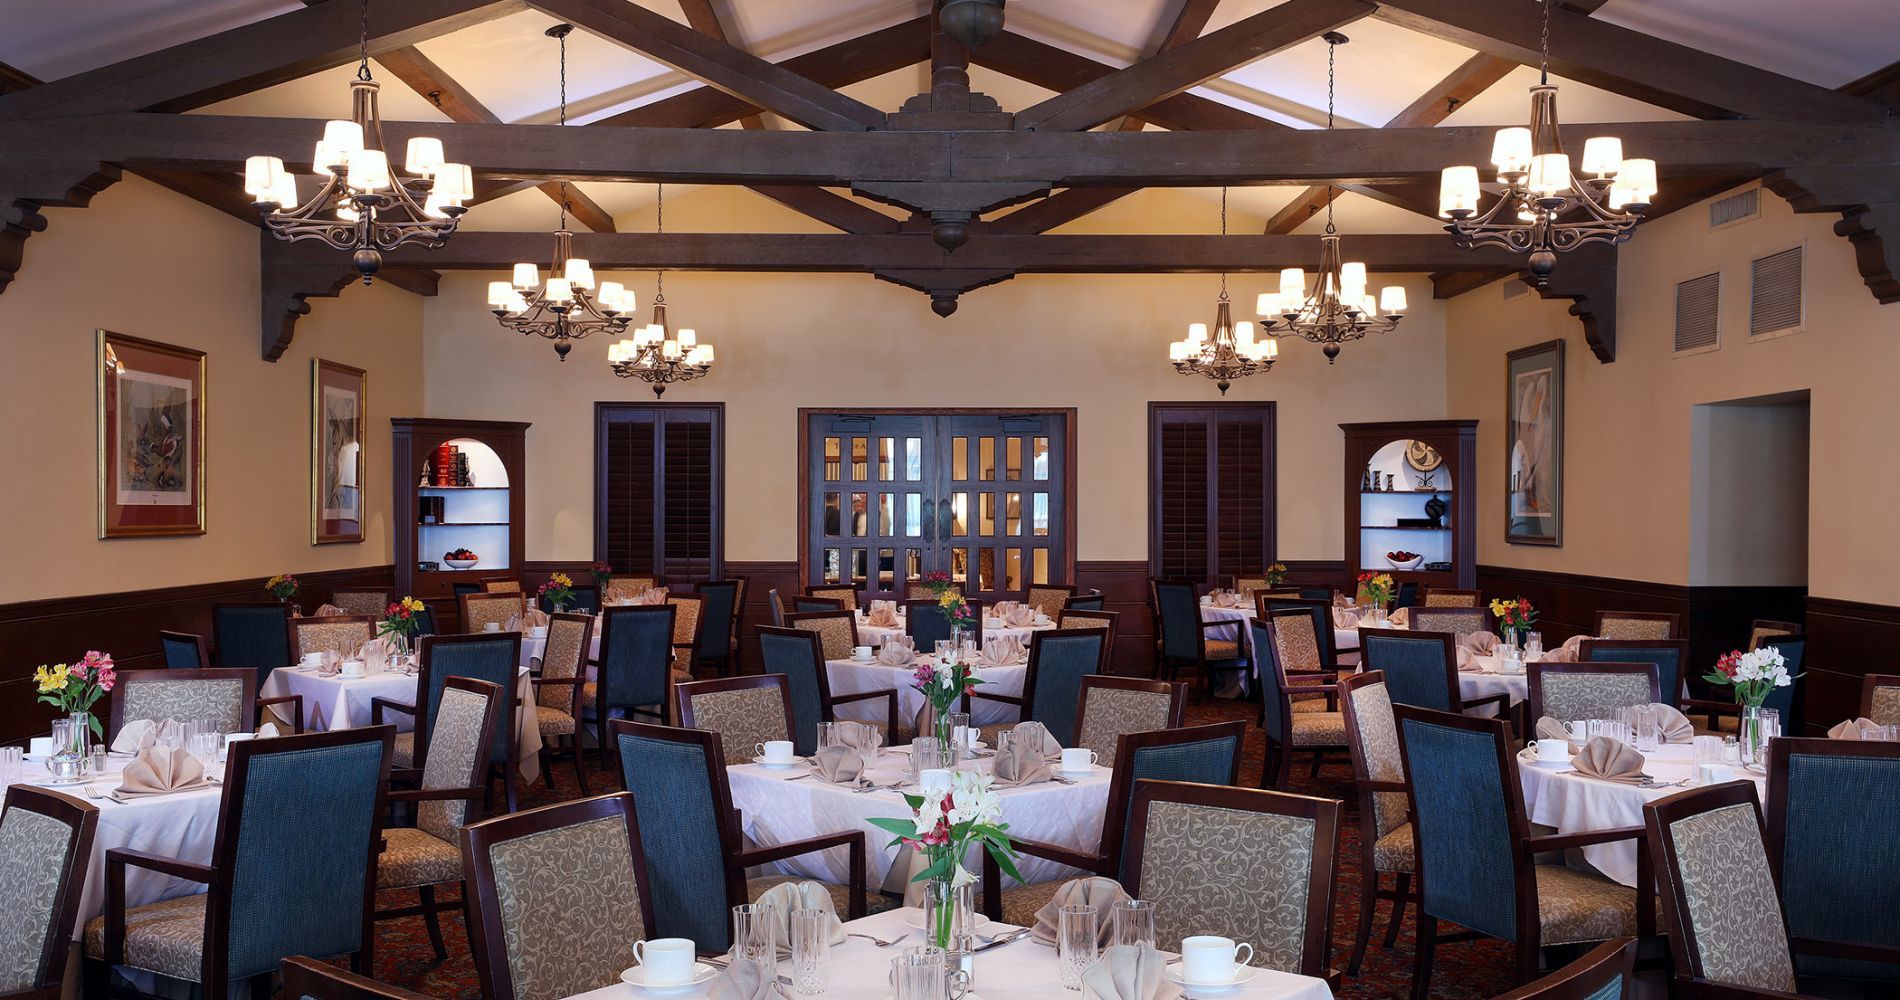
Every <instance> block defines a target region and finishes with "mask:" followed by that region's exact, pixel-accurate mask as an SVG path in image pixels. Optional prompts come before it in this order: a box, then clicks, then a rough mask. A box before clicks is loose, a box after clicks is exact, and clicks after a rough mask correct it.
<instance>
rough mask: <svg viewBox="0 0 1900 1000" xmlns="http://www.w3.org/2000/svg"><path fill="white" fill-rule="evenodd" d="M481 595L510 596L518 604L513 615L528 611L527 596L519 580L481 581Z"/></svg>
mask: <svg viewBox="0 0 1900 1000" xmlns="http://www.w3.org/2000/svg"><path fill="white" fill-rule="evenodd" d="M482 593H484V594H512V595H514V598H515V601H516V602H517V604H518V606H517V607H516V608H515V614H520V613H522V612H523V611H526V610H528V594H527V591H525V590H523V589H522V587H521V581H520V580H483V581H482Z"/></svg>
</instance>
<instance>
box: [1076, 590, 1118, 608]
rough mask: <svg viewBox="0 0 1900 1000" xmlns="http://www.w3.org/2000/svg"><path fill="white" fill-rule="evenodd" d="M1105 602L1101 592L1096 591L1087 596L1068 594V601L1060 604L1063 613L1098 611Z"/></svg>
mask: <svg viewBox="0 0 1900 1000" xmlns="http://www.w3.org/2000/svg"><path fill="white" fill-rule="evenodd" d="M1106 601H1107V599H1106V598H1104V597H1103V596H1102V592H1101V591H1099V590H1098V591H1093V592H1091V593H1087V594H1070V595H1069V599H1068V600H1067V601H1064V602H1063V603H1062V607H1063V610H1065V611H1100V610H1102V605H1103V604H1104V603H1106ZM1117 613H1119V612H1117Z"/></svg>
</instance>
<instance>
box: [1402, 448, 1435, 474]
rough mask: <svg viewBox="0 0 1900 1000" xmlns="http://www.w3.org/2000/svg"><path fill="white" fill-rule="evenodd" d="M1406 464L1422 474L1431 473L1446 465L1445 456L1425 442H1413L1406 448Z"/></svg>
mask: <svg viewBox="0 0 1900 1000" xmlns="http://www.w3.org/2000/svg"><path fill="white" fill-rule="evenodd" d="M1405 464H1406V465H1409V466H1411V467H1412V468H1414V469H1417V470H1418V471H1420V472H1430V471H1432V470H1433V469H1436V468H1438V467H1439V466H1441V465H1444V464H1445V456H1443V455H1440V454H1439V453H1438V449H1436V448H1434V447H1432V446H1431V445H1429V444H1426V443H1425V442H1423V441H1413V442H1411V443H1409V444H1407V445H1406V446H1405Z"/></svg>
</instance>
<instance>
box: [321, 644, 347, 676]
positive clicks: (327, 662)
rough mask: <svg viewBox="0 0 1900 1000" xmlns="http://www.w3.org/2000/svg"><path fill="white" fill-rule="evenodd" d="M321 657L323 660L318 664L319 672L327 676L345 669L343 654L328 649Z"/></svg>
mask: <svg viewBox="0 0 1900 1000" xmlns="http://www.w3.org/2000/svg"><path fill="white" fill-rule="evenodd" d="M321 655H322V657H323V659H322V660H320V661H319V662H318V663H317V670H318V671H319V672H321V673H326V674H334V673H336V672H337V671H339V670H341V669H343V654H342V653H339V652H337V651H336V650H334V649H326V650H324V651H323V653H322V654H321Z"/></svg>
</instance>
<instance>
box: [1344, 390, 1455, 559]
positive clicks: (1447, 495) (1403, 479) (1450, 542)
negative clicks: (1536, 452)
mask: <svg viewBox="0 0 1900 1000" xmlns="http://www.w3.org/2000/svg"><path fill="white" fill-rule="evenodd" d="M1341 426H1342V427H1343V429H1344V430H1345V431H1346V475H1347V488H1346V493H1347V496H1346V569H1347V571H1348V573H1350V574H1352V575H1355V576H1356V575H1358V574H1360V573H1367V572H1384V573H1391V574H1393V576H1394V577H1395V578H1399V579H1407V580H1413V581H1415V582H1417V583H1420V584H1422V585H1424V586H1428V587H1457V588H1470V587H1472V586H1474V585H1475V580H1476V577H1477V569H1476V566H1475V565H1473V563H1474V562H1475V559H1474V554H1475V553H1474V551H1473V550H1474V548H1475V543H1476V535H1475V533H1474V532H1473V530H1472V529H1473V525H1472V524H1471V520H1472V518H1473V516H1474V515H1473V511H1474V509H1475V506H1476V505H1475V499H1476V498H1475V497H1474V496H1473V494H1472V488H1473V487H1472V482H1471V477H1472V475H1473V472H1474V470H1475V469H1476V466H1477V463H1476V461H1475V458H1476V450H1475V447H1476V431H1477V422H1476V421H1470V420H1445V421H1414V422H1402V423H1382V424H1344V425H1341Z"/></svg>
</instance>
